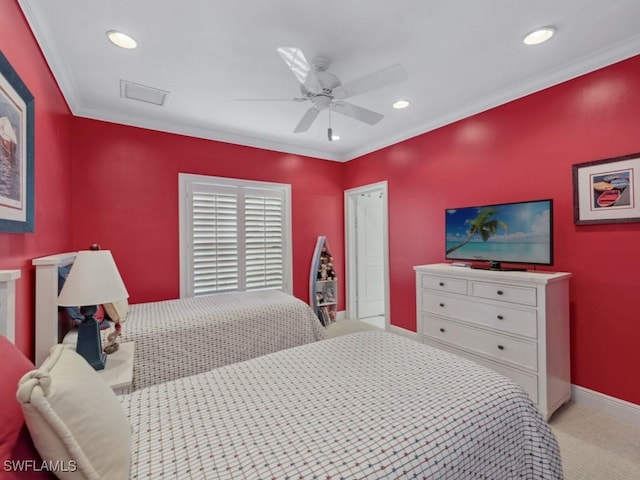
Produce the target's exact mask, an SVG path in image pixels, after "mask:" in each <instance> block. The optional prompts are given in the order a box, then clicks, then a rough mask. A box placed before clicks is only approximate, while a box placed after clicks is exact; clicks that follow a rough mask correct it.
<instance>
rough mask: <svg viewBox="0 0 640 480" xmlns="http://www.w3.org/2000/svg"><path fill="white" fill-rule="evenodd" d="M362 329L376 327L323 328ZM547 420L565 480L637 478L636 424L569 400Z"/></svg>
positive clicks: (332, 331)
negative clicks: (555, 441)
mask: <svg viewBox="0 0 640 480" xmlns="http://www.w3.org/2000/svg"><path fill="white" fill-rule="evenodd" d="M366 330H379V329H378V328H376V327H374V326H372V325H369V324H367V323H365V322H361V321H358V320H340V321H338V322H335V323H333V324H332V325H330V326H329V327H327V335H328V336H329V337H334V336H338V335H346V334H348V333H353V332H362V331H366ZM549 423H550V425H551V428H552V429H553V432H554V433H555V435H556V438H557V439H558V444H559V445H560V453H561V455H562V464H563V468H564V478H565V480H640V426H638V425H633V424H627V423H624V422H621V421H619V420H617V419H615V418H612V417H609V416H606V415H603V414H601V413H599V412H596V411H595V410H593V409H591V408H589V407H586V406H584V405H579V404H575V403H571V402H570V403H569V404H567V405H564V406H563V407H561V408H560V409H559V410H558V411H557V412H556V413H555V414H554V415H553V417H551V421H550V422H549Z"/></svg>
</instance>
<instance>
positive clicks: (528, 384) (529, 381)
mask: <svg viewBox="0 0 640 480" xmlns="http://www.w3.org/2000/svg"><path fill="white" fill-rule="evenodd" d="M424 343H426V344H427V345H431V346H432V347H436V348H439V349H441V350H445V351H447V352H450V353H454V354H456V355H459V356H461V357H464V358H467V359H469V360H473V361H474V362H476V363H479V364H480V365H484V366H485V367H487V368H490V369H492V370H495V371H496V372H498V373H501V374H502V375H504V376H505V377H507V378H510V379H511V380H513V381H514V382H516V383H518V384H519V385H521V386H522V388H523V389H524V391H525V392H527V393H528V394H529V397H531V400H533V401H534V403H536V404H537V403H538V376H537V375H535V374H533V373H525V372H522V371H520V370H516V369H515V368H511V367H507V366H506V365H504V364H502V363H497V362H494V361H492V360H488V359H486V358H484V357H479V356H478V355H474V354H473V353H470V352H466V351H464V350H460V349H458V348H455V347H452V346H450V345H447V344H444V343H440V342H436V341H434V340H433V339H431V338H428V337H425V338H424Z"/></svg>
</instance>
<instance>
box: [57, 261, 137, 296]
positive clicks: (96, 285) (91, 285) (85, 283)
mask: <svg viewBox="0 0 640 480" xmlns="http://www.w3.org/2000/svg"><path fill="white" fill-rule="evenodd" d="M128 297H129V293H128V292H127V289H126V287H125V286H124V283H123V282H122V278H121V277H120V273H119V272H118V267H116V263H115V262H114V261H113V257H112V256H111V252H110V251H109V250H83V251H80V252H78V254H77V255H76V259H75V261H74V262H73V266H72V267H71V271H70V272H69V276H68V277H67V279H66V281H65V283H64V287H62V291H61V292H60V295H59V296H58V305H60V306H63V307H84V306H89V305H100V304H103V303H110V302H115V301H117V300H124V299H125V298H128Z"/></svg>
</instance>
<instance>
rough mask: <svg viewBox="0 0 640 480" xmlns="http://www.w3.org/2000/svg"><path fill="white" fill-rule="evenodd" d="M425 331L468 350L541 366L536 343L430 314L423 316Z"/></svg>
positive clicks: (529, 366)
mask: <svg viewBox="0 0 640 480" xmlns="http://www.w3.org/2000/svg"><path fill="white" fill-rule="evenodd" d="M422 332H423V333H424V334H425V335H427V336H429V337H431V338H434V339H435V340H438V341H441V342H446V343H449V344H451V345H455V346H457V347H459V348H462V349H469V350H472V351H473V352H475V353H478V354H480V355H485V356H489V357H491V358H495V359H497V360H502V361H505V362H509V363H511V364H513V365H518V366H521V367H524V368H528V369H529V370H533V371H537V369H538V354H537V346H536V344H535V343H530V342H527V341H525V340H518V339H516V338H511V337H507V336H505V335H500V334H498V333H492V332H488V331H484V330H479V329H477V328H473V327H467V326H465V325H462V324H460V323H457V322H450V321H448V320H444V319H441V318H437V317H432V316H429V315H422Z"/></svg>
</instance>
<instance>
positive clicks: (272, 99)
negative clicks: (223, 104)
mask: <svg viewBox="0 0 640 480" xmlns="http://www.w3.org/2000/svg"><path fill="white" fill-rule="evenodd" d="M233 100H234V101H236V102H306V101H307V100H309V99H308V98H304V97H296V98H234V99H233Z"/></svg>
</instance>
